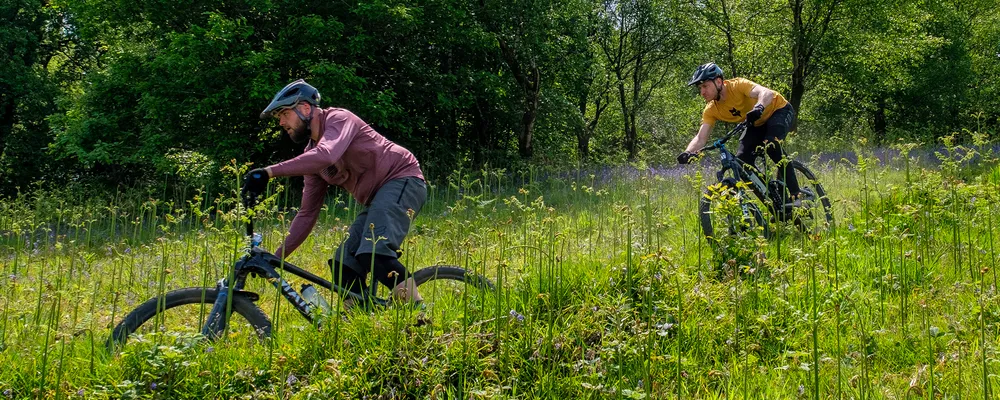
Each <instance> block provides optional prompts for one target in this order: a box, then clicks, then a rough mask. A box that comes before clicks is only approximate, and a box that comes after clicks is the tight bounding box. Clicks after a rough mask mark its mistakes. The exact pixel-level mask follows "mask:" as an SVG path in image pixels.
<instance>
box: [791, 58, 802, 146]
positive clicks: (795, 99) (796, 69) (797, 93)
mask: <svg viewBox="0 0 1000 400" xmlns="http://www.w3.org/2000/svg"><path fill="white" fill-rule="evenodd" d="M793 53H794V51H793ZM792 59H793V60H797V61H795V62H793V63H792V64H793V65H792V91H791V93H789V95H788V102H789V103H790V104H791V105H792V108H794V109H795V116H794V119H792V126H791V127H790V128H789V130H793V131H794V130H795V129H796V128H797V127H798V125H799V110H801V108H799V105H801V104H802V96H804V95H805V94H806V73H805V62H804V61H801V60H798V58H797V57H795V56H794V55H793V56H792Z"/></svg>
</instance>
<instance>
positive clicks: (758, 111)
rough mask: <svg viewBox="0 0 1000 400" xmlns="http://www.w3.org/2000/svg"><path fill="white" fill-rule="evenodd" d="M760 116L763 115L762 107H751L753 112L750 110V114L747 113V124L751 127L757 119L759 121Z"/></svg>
mask: <svg viewBox="0 0 1000 400" xmlns="http://www.w3.org/2000/svg"><path fill="white" fill-rule="evenodd" d="M761 115H764V106H763V105H760V104H758V105H756V106H754V107H753V110H750V112H748V113H747V122H749V123H750V124H751V125H753V124H754V123H755V122H757V120H758V119H760V116H761Z"/></svg>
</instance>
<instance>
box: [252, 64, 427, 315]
mask: <svg viewBox="0 0 1000 400" xmlns="http://www.w3.org/2000/svg"><path fill="white" fill-rule="evenodd" d="M319 100H320V94H319V91H317V90H316V88H315V87H313V86H312V85H309V84H308V83H306V82H305V81H303V80H301V79H299V80H297V81H295V82H292V83H290V84H288V86H285V88H284V89H281V90H280V91H278V93H277V94H276V95H275V96H274V99H273V100H271V103H270V104H268V106H267V108H265V109H264V111H263V112H262V113H261V114H260V117H261V119H266V118H269V117H272V116H273V117H276V118H278V124H279V125H281V128H282V129H284V130H285V131H286V132H288V136H289V137H291V139H292V141H294V142H296V143H304V142H306V141H308V142H309V144H308V145H306V148H305V151H304V152H303V153H302V154H301V155H299V156H298V157H295V158H293V159H291V160H287V161H283V162H280V163H277V164H274V165H270V166H267V167H265V168H259V169H255V170H253V171H250V172H249V173H248V174H247V176H246V179H245V183H244V191H246V192H252V193H262V192H263V191H264V190H265V189H266V188H267V181H268V179H269V178H271V177H278V176H303V177H304V179H305V187H304V188H303V189H302V205H301V207H299V212H298V214H296V215H295V218H294V219H293V220H292V225H291V227H290V228H289V232H288V236H286V237H285V241H284V244H282V245H281V246H280V247H278V249H277V250H275V252H274V254H275V255H276V256H278V257H282V258H284V257H288V256H289V255H290V254H292V252H293V251H295V249H296V248H298V247H299V245H301V244H302V242H303V241H304V240H305V239H306V237H307V236H309V233H310V232H311V231H312V229H313V227H314V226H315V225H316V219H317V217H318V216H319V210H320V207H321V206H322V205H323V201H324V198H325V196H326V192H327V189H328V188H329V186H330V185H336V186H340V187H342V188H344V190H347V192H349V193H350V194H351V195H352V196H354V199H355V200H357V201H358V203H360V204H363V205H364V206H365V208H364V210H362V211H361V214H359V215H358V217H357V219H355V220H354V223H353V224H351V227H350V230H349V236H348V237H347V239H346V240H344V242H343V243H341V244H340V246H339V247H338V248H337V252H336V253H335V254H334V257H333V262H334V265H335V266H337V267H338V268H336V269H335V270H339V271H335V272H334V274H335V275H337V276H336V277H334V279H336V280H338V283H339V284H340V286H342V287H344V288H347V289H349V290H351V291H354V292H356V293H361V292H364V291H366V290H368V289H369V288H368V287H367V286H366V285H365V281H366V278H365V277H366V275H367V273H368V272H369V271H371V272H372V273H373V274H374V277H375V279H376V280H378V281H379V282H381V283H382V284H383V285H385V286H386V287H389V288H390V289H392V293H393V297H394V298H395V299H396V300H409V301H412V302H414V303H420V302H421V300H422V299H421V297H420V293H418V292H417V287H416V284H415V283H414V281H413V278H412V277H410V275H409V274H408V273H407V270H406V267H405V266H403V264H401V263H400V262H399V259H398V255H399V253H400V246H401V245H402V243H403V239H404V238H406V234H407V233H408V232H409V229H410V222H411V221H412V219H413V218H415V217H416V215H417V213H419V212H420V208H421V207H423V205H424V201H426V200H427V187H426V185H425V184H424V176H423V173H422V172H421V170H420V164H419V163H418V162H417V159H416V157H414V156H413V153H410V151H409V150H407V149H405V148H403V147H402V146H400V145H397V144H395V143H393V142H391V141H389V139H386V138H385V137H384V136H382V135H380V134H379V133H378V132H375V130H374V129H372V127H371V126H369V125H368V124H366V123H365V122H364V121H362V120H361V118H358V116H356V115H354V113H352V112H350V111H348V110H345V109H342V108H326V109H323V108H320V107H319ZM373 242H374V246H373ZM341 260H343V265H340V263H341ZM345 267H346V268H345ZM347 301H348V304H347V306H350V299H348V300H347Z"/></svg>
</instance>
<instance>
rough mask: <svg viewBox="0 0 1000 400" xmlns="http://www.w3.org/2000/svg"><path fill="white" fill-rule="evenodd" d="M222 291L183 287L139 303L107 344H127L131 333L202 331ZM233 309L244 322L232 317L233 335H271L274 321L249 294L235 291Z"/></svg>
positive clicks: (114, 331) (117, 327) (256, 336)
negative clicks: (272, 321)
mask: <svg viewBox="0 0 1000 400" xmlns="http://www.w3.org/2000/svg"><path fill="white" fill-rule="evenodd" d="M218 297H219V291H218V289H215V288H200V287H193V288H184V289H177V290H173V291H170V292H167V293H166V294H164V295H163V296H157V297H154V298H152V299H149V300H147V301H146V302H145V303H142V304H140V305H139V307H136V309H135V310H132V312H130V313H129V314H128V315H126V316H125V319H124V320H122V322H121V323H119V324H118V326H116V327H115V329H114V330H113V331H112V332H111V336H110V337H109V338H108V341H107V343H106V346H107V348H108V350H110V351H113V350H114V349H115V348H118V347H120V346H122V345H124V344H125V342H126V341H127V340H128V339H129V337H130V336H131V335H132V334H147V333H155V332H168V331H169V332H171V333H179V334H189V335H200V334H201V328H202V326H203V325H204V324H205V320H206V319H208V314H209V312H210V311H211V310H212V305H213V304H214V303H215V299H216V298H218ZM232 301H233V302H232V311H233V313H234V314H238V315H240V316H241V317H242V319H243V320H244V321H242V322H244V323H240V322H238V321H237V320H236V319H233V318H230V319H229V325H228V326H229V328H228V329H229V332H230V333H231V334H233V335H236V336H240V335H241V334H242V335H243V336H252V337H255V338H258V339H265V338H267V337H269V336H270V335H271V321H270V320H269V319H268V318H267V315H266V314H264V312H263V311H261V309H260V307H257V305H256V304H254V302H253V300H252V299H250V298H249V296H248V295H247V294H244V293H239V292H234V293H233V296H232Z"/></svg>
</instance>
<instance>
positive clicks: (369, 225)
mask: <svg viewBox="0 0 1000 400" xmlns="http://www.w3.org/2000/svg"><path fill="white" fill-rule="evenodd" d="M425 201H427V185H426V184H424V181H423V180H422V179H420V178H417V177H406V178H399V179H393V180H391V181H389V182H386V184H385V185H382V187H381V188H379V189H378V191H377V192H375V197H374V198H373V199H372V202H371V204H370V205H369V206H368V207H365V209H364V210H362V211H361V213H360V214H358V217H357V218H355V219H354V223H352V224H351V227H350V229H348V234H349V236H348V237H347V239H344V241H343V243H341V244H340V246H338V247H337V251H336V252H335V253H334V254H333V261H334V262H340V261H341V259H343V264H344V265H346V266H348V267H350V268H351V269H353V270H355V271H358V272H359V273H363V271H368V269H369V266H367V265H366V266H362V265H360V263H358V261H357V259H355V258H354V256H356V255H359V254H364V253H369V254H371V253H374V254H380V255H385V256H391V257H397V258H398V257H399V254H400V253H401V252H402V251H401V249H400V247H401V246H402V244H403V240H404V239H406V234H407V233H409V232H410V222H411V221H413V219H415V218H416V217H417V214H419V213H420V209H421V208H422V207H423V206H424V202H425ZM342 252H343V254H341V253H342ZM341 257H343V258H341Z"/></svg>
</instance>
